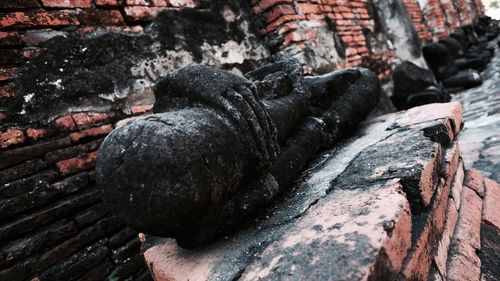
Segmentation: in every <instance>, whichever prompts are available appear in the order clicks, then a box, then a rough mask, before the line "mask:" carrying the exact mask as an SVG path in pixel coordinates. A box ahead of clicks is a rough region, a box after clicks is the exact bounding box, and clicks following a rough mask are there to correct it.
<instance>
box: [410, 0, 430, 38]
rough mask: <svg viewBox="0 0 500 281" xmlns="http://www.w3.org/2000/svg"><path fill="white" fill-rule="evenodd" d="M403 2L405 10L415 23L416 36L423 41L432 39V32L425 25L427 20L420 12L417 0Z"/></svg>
mask: <svg viewBox="0 0 500 281" xmlns="http://www.w3.org/2000/svg"><path fill="white" fill-rule="evenodd" d="M404 4H405V6H406V10H407V11H408V14H409V15H410V17H411V19H412V21H413V24H414V25H415V29H416V30H417V33H418V37H419V38H420V40H422V41H423V42H429V41H432V33H431V31H430V29H429V26H428V25H427V22H426V21H425V19H424V15H423V14H422V8H421V7H420V4H419V3H418V1H417V0H404Z"/></svg>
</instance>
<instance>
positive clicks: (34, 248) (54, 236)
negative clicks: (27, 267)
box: [0, 219, 78, 267]
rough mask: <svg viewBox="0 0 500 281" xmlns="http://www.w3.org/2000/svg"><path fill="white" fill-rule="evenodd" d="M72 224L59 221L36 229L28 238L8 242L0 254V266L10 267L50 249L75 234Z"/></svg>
mask: <svg viewBox="0 0 500 281" xmlns="http://www.w3.org/2000/svg"><path fill="white" fill-rule="evenodd" d="M77 231H78V230H77V228H76V225H75V223H74V222H72V221H68V220H65V219H63V220H61V221H59V222H57V223H54V224H52V225H48V226H45V227H43V228H41V229H38V230H37V232H35V233H31V235H30V236H29V237H25V238H20V239H18V240H14V241H10V242H8V243H6V244H5V245H3V247H2V251H1V252H0V266H2V267H4V266H6V265H11V264H13V263H14V262H16V261H18V260H20V259H23V258H26V257H28V256H30V255H32V254H34V253H36V252H38V251H40V250H41V249H43V248H46V247H50V246H52V245H53V244H55V243H57V242H59V241H60V240H62V239H64V238H66V237H68V236H71V235H73V234H75V233H76V232H77Z"/></svg>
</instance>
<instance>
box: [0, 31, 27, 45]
mask: <svg viewBox="0 0 500 281" xmlns="http://www.w3.org/2000/svg"><path fill="white" fill-rule="evenodd" d="M0 45H2V46H16V45H23V40H22V39H21V35H20V34H19V33H17V32H3V31H2V32H0Z"/></svg>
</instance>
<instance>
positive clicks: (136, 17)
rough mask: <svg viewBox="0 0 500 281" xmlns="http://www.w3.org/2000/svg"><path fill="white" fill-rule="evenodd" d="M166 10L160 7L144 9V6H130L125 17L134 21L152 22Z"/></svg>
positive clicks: (126, 8) (126, 9)
mask: <svg viewBox="0 0 500 281" xmlns="http://www.w3.org/2000/svg"><path fill="white" fill-rule="evenodd" d="M164 9H165V8H159V7H144V6H129V7H125V8H124V10H125V15H126V16H127V18H128V19H129V20H132V21H151V20H153V18H155V17H156V15H158V13H159V12H161V11H163V10H164Z"/></svg>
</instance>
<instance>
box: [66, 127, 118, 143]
mask: <svg viewBox="0 0 500 281" xmlns="http://www.w3.org/2000/svg"><path fill="white" fill-rule="evenodd" d="M112 130H113V127H112V126H111V125H109V124H108V125H103V126H100V127H96V128H90V129H87V130H84V131H81V132H75V133H72V134H71V135H70V137H71V141H73V142H78V141H79V140H81V139H83V138H87V137H99V136H103V135H107V134H108V133H109V132H111V131H112Z"/></svg>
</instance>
